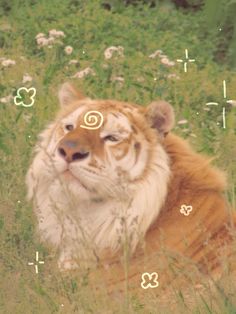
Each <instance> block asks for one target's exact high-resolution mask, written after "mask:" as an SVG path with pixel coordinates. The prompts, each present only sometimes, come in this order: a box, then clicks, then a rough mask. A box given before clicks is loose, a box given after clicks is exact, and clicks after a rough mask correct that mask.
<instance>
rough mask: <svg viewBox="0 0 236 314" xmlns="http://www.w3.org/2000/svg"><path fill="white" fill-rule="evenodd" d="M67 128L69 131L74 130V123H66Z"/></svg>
mask: <svg viewBox="0 0 236 314" xmlns="http://www.w3.org/2000/svg"><path fill="white" fill-rule="evenodd" d="M65 128H66V129H67V130H68V131H72V130H74V126H73V124H66V126H65Z"/></svg>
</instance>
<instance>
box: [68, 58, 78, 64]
mask: <svg viewBox="0 0 236 314" xmlns="http://www.w3.org/2000/svg"><path fill="white" fill-rule="evenodd" d="M77 63H79V61H78V60H75V59H72V60H70V61H69V64H77Z"/></svg>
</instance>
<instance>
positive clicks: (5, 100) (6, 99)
mask: <svg viewBox="0 0 236 314" xmlns="http://www.w3.org/2000/svg"><path fill="white" fill-rule="evenodd" d="M12 98H13V96H12V95H8V96H6V97H2V98H0V102H1V103H3V104H7V103H9V102H10V101H11V100H12Z"/></svg>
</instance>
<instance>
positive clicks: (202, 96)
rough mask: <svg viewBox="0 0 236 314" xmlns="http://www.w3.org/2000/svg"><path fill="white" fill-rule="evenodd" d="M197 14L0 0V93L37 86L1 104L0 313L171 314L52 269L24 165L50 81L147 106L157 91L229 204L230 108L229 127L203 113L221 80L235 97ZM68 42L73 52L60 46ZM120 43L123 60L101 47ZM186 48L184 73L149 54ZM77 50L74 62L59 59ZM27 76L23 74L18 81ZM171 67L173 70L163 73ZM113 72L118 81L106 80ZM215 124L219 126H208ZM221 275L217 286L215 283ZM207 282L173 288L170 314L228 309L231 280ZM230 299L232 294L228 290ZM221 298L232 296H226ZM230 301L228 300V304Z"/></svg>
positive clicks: (235, 161)
mask: <svg viewBox="0 0 236 314" xmlns="http://www.w3.org/2000/svg"><path fill="white" fill-rule="evenodd" d="M205 25H206V24H205V21H204V17H203V16H202V14H201V12H198V13H194V14H193V13H188V14H186V13H183V12H181V11H177V10H176V9H174V8H173V7H171V6H170V5H164V4H163V5H161V6H159V5H157V6H156V7H155V8H153V9H150V8H148V7H146V6H142V7H139V6H137V7H132V6H129V7H127V8H125V7H124V6H123V5H117V6H115V7H114V8H113V9H112V10H111V11H107V10H104V9H103V8H102V6H101V2H100V1H95V0H90V1H77V0H71V1H59V0H52V1H45V0H42V1H33V0H31V1H30V0H18V1H11V2H8V1H6V0H3V1H1V3H0V58H1V57H5V58H7V59H8V58H10V59H13V60H15V61H16V64H15V65H13V66H9V67H3V66H2V65H0V98H3V97H6V96H8V95H15V94H16V90H17V88H19V87H21V86H28V87H30V86H33V87H35V88H36V89H37V94H36V102H35V105H34V106H32V107H30V108H24V107H19V106H15V105H14V103H13V100H11V101H9V102H7V103H3V102H1V103H0V121H1V123H0V160H1V173H0V200H1V204H0V269H1V274H0V313H124V312H125V311H126V312H127V311H129V312H130V313H169V312H170V307H169V306H170V305H169V304H168V303H167V304H166V305H165V306H164V307H161V304H160V301H159V300H158V299H156V298H154V299H153V298H152V297H151V293H150V294H145V296H146V297H145V298H144V300H140V299H138V298H137V297H135V296H132V297H131V296H130V297H129V302H128V304H129V309H127V300H125V301H124V302H121V301H116V300H112V299H111V298H110V297H109V295H107V293H106V289H104V291H103V293H102V295H101V296H100V297H98V296H97V295H96V292H95V290H94V288H93V286H90V285H88V280H87V274H86V273H85V274H80V273H77V272H76V273H73V274H61V273H59V272H58V270H57V267H56V259H55V256H54V254H53V253H52V252H51V251H50V250H49V249H48V248H47V247H46V246H44V245H42V244H41V243H40V241H39V239H38V237H37V235H36V232H35V231H36V230H35V226H36V219H35V216H34V214H33V212H32V207H31V204H28V203H27V202H26V199H25V196H26V188H25V184H24V178H25V174H26V171H27V168H28V165H29V162H30V156H31V153H32V149H33V147H34V144H35V142H36V139H37V135H38V133H39V131H40V130H42V129H43V128H44V126H45V125H46V124H47V123H48V122H49V121H50V120H52V119H53V117H54V113H55V112H56V111H57V107H58V101H57V96H56V94H57V89H58V86H59V85H60V84H61V83H63V82H65V81H73V82H74V83H75V85H76V86H78V87H79V88H80V89H81V90H83V91H84V92H85V93H86V94H87V95H88V96H90V97H93V98H94V97H97V98H116V99H119V100H125V101H130V102H135V103H138V104H140V105H147V104H148V103H150V102H151V101H152V100H154V99H157V98H161V99H165V100H167V101H169V102H170V103H171V104H172V105H173V106H174V109H175V113H176V121H179V120H182V119H186V120H188V123H187V124H184V125H180V124H176V127H175V129H174V131H175V132H176V133H178V134H180V135H181V136H182V137H185V138H187V139H188V140H189V141H190V142H191V143H192V145H193V146H194V147H195V149H196V150H198V151H199V152H202V153H205V154H209V155H211V156H213V157H215V160H214V163H215V164H216V165H217V166H219V167H220V168H221V169H223V170H225V171H226V172H227V173H228V179H229V187H228V191H227V195H228V199H229V201H230V203H231V204H232V206H233V207H234V208H236V204H235V202H236V201H235V191H236V146H235V144H234V143H235V142H236V128H235V125H236V124H235V123H236V108H233V107H232V108H231V107H230V106H228V107H227V108H226V111H227V119H226V123H227V127H226V129H223V128H222V115H221V113H222V106H219V107H211V108H210V111H205V110H204V108H206V106H205V104H206V103H207V102H210V101H217V102H220V103H222V99H223V92H222V81H223V80H226V81H227V95H229V98H231V99H235V97H236V94H235V86H236V76H235V70H233V69H230V68H227V67H226V66H223V65H218V64H216V63H215V62H214V61H213V54H214V49H215V42H216V35H215V32H211V31H209V30H208V31H206V29H205V28H204V26H205ZM51 29H57V30H61V31H64V33H65V35H66V37H64V38H61V39H60V41H61V42H58V43H56V44H53V46H52V48H48V47H43V48H38V46H37V43H36V41H35V36H36V35H37V34H38V33H40V32H43V33H45V34H46V35H47V34H48V31H49V30H51ZM67 45H70V46H72V47H73V52H72V54H71V55H66V54H65V52H64V48H65V46H67ZM118 45H120V46H123V47H124V57H118V56H114V57H113V58H111V59H109V60H106V59H105V58H104V50H105V49H106V48H107V47H109V46H118ZM186 48H188V50H189V55H190V58H195V59H196V62H195V63H192V64H190V65H189V68H188V72H187V73H184V71H183V66H182V65H181V64H179V63H176V64H175V65H174V66H173V67H168V66H165V65H163V64H162V63H161V62H160V59H159V58H155V59H151V58H149V57H148V56H149V55H150V54H151V53H153V52H154V51H156V50H157V49H161V50H163V53H164V54H166V55H167V56H168V58H169V59H171V60H176V59H179V58H184V50H185V49H186ZM72 59H77V60H78V64H76V65H75V64H73V65H69V61H70V60H72ZM86 67H91V68H92V69H93V70H94V71H95V74H96V75H95V76H93V75H88V76H87V77H85V78H83V79H78V78H77V79H76V78H75V79H72V78H71V76H73V75H74V74H75V73H76V72H78V71H80V70H83V69H84V68H86ZM26 73H28V74H29V75H30V76H32V78H33V81H32V82H28V83H25V84H23V83H22V77H23V75H24V74H26ZM173 73H175V74H176V75H177V76H178V77H179V79H176V78H168V75H169V74H173ZM120 76H121V77H123V78H124V82H118V81H116V80H114V78H115V77H120ZM217 122H218V124H217ZM35 251H39V252H40V258H42V259H44V261H45V264H44V265H42V266H41V267H40V273H39V274H38V275H36V274H35V272H34V269H33V267H30V266H28V265H27V263H28V262H29V261H31V260H33V259H34V255H35ZM220 284H221V283H220ZM221 289H223V291H224V293H221V292H222V291H221V292H220V291H219V290H218V291H217V289H215V290H212V291H211V290H210V289H209V292H208V293H207V294H206V295H205V294H201V296H200V297H199V295H197V294H196V293H195V292H194V291H192V292H191V293H192V296H194V297H193V300H194V302H193V304H192V307H188V306H187V305H185V294H184V293H183V292H181V290H176V291H174V293H175V297H174V299H175V301H176V305H175V307H174V309H172V312H174V313H235V305H234V307H233V305H232V304H233V303H232V302H235V295H236V285H235V282H232V280H230V278H229V279H228V280H227V281H226V282H224V283H222V286H221ZM232 296H233V297H232ZM229 300H230V302H229ZM232 300H233V301H232Z"/></svg>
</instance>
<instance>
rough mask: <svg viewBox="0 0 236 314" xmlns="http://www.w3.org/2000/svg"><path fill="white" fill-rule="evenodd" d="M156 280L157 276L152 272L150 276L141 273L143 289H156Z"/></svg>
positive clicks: (157, 283) (157, 284)
mask: <svg viewBox="0 0 236 314" xmlns="http://www.w3.org/2000/svg"><path fill="white" fill-rule="evenodd" d="M157 279H158V274H157V273H156V272H153V273H151V274H149V273H143V274H142V282H141V287H142V288H143V289H148V288H157V287H158V286H159V282H158V281H157Z"/></svg>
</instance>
